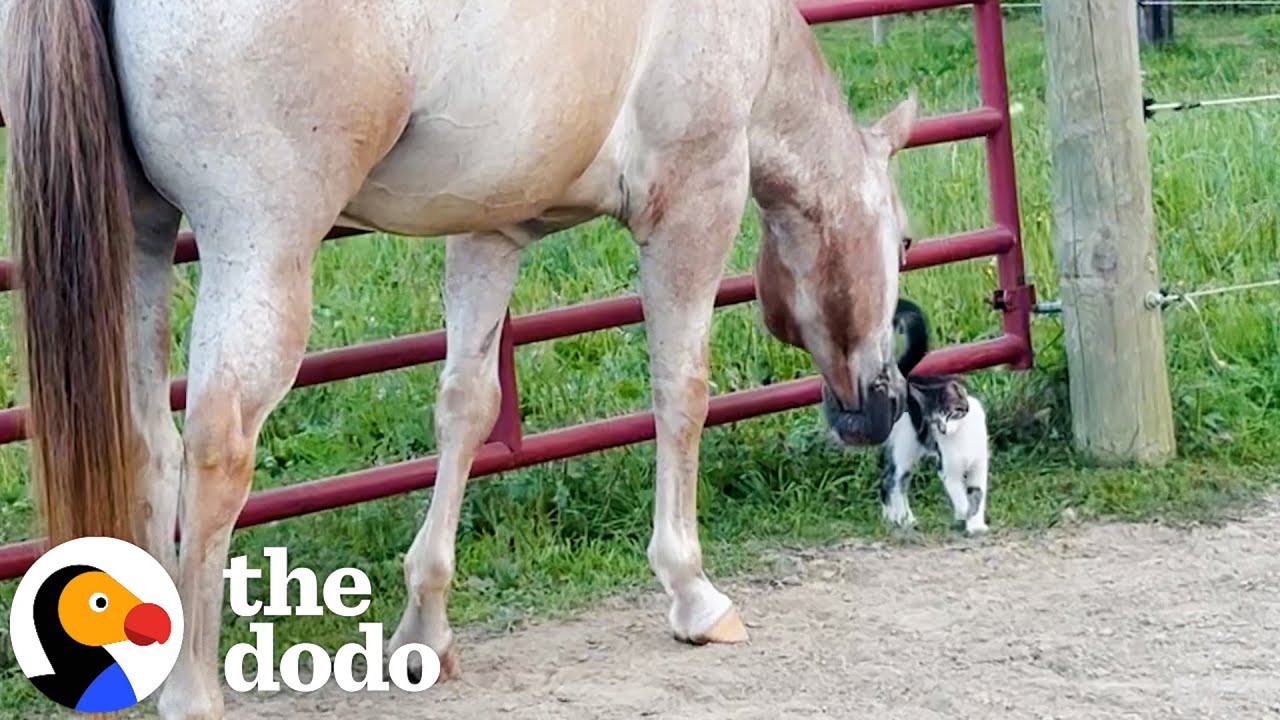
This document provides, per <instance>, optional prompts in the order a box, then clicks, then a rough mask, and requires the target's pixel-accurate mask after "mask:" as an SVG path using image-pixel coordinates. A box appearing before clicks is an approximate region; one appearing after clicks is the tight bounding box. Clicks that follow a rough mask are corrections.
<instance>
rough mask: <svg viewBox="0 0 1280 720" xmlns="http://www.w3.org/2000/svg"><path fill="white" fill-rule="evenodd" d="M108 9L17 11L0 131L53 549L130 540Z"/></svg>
mask: <svg viewBox="0 0 1280 720" xmlns="http://www.w3.org/2000/svg"><path fill="white" fill-rule="evenodd" d="M108 4H109V0H42V1H40V2H23V3H16V4H15V6H14V8H13V11H12V14H11V15H10V24H9V35H8V37H6V38H4V39H3V42H5V43H7V45H8V53H7V54H8V57H9V58H10V60H11V62H12V63H13V68H12V69H13V70H15V71H16V72H14V74H13V78H14V81H15V82H14V83H13V84H12V85H11V87H12V88H13V90H14V93H13V97H12V100H13V102H14V104H13V106H12V107H7V108H5V119H6V121H7V122H8V125H9V128H8V143H9V161H8V181H7V183H6V188H7V191H8V195H9V208H10V209H9V229H10V233H11V237H12V238H13V249H14V253H15V255H16V256H17V258H18V263H17V271H18V276H17V280H18V282H19V283H21V286H22V294H23V303H22V305H21V308H20V309H21V314H22V320H23V327H24V331H25V334H24V336H23V337H22V341H23V344H24V345H25V346H26V359H25V362H26V366H27V367H26V369H27V374H28V384H29V388H30V402H29V410H28V412H27V419H26V426H27V431H28V436H29V437H30V438H31V441H32V446H31V471H32V478H31V480H32V485H33V488H38V489H36V490H35V491H34V493H35V495H36V496H37V497H36V506H37V510H38V512H39V513H40V515H41V519H42V520H43V521H44V525H45V530H46V533H47V539H48V542H49V544H50V546H52V545H55V544H58V543H60V542H64V541H66V540H70V539H72V538H76V537H82V536H86V535H106V536H110V537H117V538H121V539H124V540H129V541H131V542H132V541H134V537H135V535H136V531H135V525H134V516H135V509H136V507H137V506H136V502H137V501H136V500H135V495H134V483H135V482H136V477H137V470H138V469H139V464H138V462H139V458H140V457H141V452H140V450H141V446H140V444H139V442H138V440H139V435H138V433H137V430H136V426H135V425H134V424H133V421H132V418H131V414H130V404H129V403H130V399H129V389H128V375H127V373H128V357H127V351H126V348H127V347H128V337H127V326H126V324H125V323H126V313H127V312H129V306H130V305H131V302H132V301H131V295H130V293H131V287H130V272H131V269H130V258H131V252H132V247H133V225H132V220H131V217H130V215H131V212H130V204H129V195H128V189H127V187H126V180H125V178H126V175H125V164H124V163H125V160H126V153H127V152H128V148H127V146H126V144H125V143H126V139H125V131H124V127H123V126H124V122H123V119H122V116H121V111H120V108H119V96H118V92H117V88H116V79H115V72H114V69H113V67H112V58H111V51H110V49H109V47H110V45H109V42H108V38H107V29H106V28H107V20H106V18H107V14H108V12H109V10H108V9H107V5H108Z"/></svg>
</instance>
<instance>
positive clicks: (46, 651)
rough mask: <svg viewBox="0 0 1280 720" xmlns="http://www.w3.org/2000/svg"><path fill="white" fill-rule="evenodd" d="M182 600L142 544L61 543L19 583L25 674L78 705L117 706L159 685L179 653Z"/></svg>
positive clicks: (15, 639)
mask: <svg viewBox="0 0 1280 720" xmlns="http://www.w3.org/2000/svg"><path fill="white" fill-rule="evenodd" d="M182 627H183V626H182V604H181V601H180V600H179V598H178V590H177V588H175V587H174V584H173V580H172V579H170V577H169V573H168V572H166V571H165V569H164V567H163V566H162V565H160V563H159V562H157V561H156V560H155V558H153V557H151V555H150V554H149V553H147V552H146V551H145V550H143V549H142V548H139V547H137V546H136V545H132V544H130V543H127V542H125V541H123V540H117V539H116V538H109V537H83V538H77V539H75V540H71V541H68V542H65V543H62V544H61V545H58V546H57V547H54V548H52V549H50V550H49V552H47V553H45V554H44V555H42V556H41V557H40V559H38V560H36V562H35V564H33V565H32V566H31V569H30V570H28V571H27V573H26V574H25V575H24V576H23V577H22V580H21V581H20V582H19V583H18V589H17V591H16V592H15V593H14V597H13V607H12V611H11V613H10V615H9V636H10V638H11V641H12V643H13V653H14V656H15V657H16V658H17V660H18V665H19V667H21V668H22V674H23V675H26V676H27V679H29V680H30V681H31V683H32V684H33V685H35V686H36V688H37V689H39V690H40V692H42V693H44V694H45V696H46V697H48V698H49V699H50V700H53V701H54V702H56V703H58V704H59V705H62V706H64V707H67V708H70V709H72V710H77V711H80V712H99V713H105V712H114V711H116V710H123V709H124V708H128V707H131V706H133V705H136V704H138V703H139V702H141V701H142V700H144V699H145V698H147V697H148V696H149V695H151V694H152V693H154V692H155V691H156V690H157V689H158V688H159V687H160V685H161V684H162V683H163V682H164V680H165V678H166V677H168V676H169V672H170V671H171V670H172V669H173V665H174V663H175V662H176V661H177V659H178V650H179V648H180V647H181V645H182Z"/></svg>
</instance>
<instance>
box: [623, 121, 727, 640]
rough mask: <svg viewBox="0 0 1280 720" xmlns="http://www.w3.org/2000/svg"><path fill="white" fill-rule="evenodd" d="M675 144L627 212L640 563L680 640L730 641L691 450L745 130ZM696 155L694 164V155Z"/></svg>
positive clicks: (704, 401) (704, 393) (704, 402)
mask: <svg viewBox="0 0 1280 720" xmlns="http://www.w3.org/2000/svg"><path fill="white" fill-rule="evenodd" d="M717 145H718V146H717V147H714V148H712V147H709V146H704V147H701V148H694V149H691V150H686V149H685V148H679V149H678V154H677V152H676V151H673V152H672V153H671V154H670V155H669V156H668V157H667V159H666V163H667V167H666V168H665V170H666V172H667V173H668V175H667V177H668V179H667V180H666V181H664V183H663V184H655V185H654V186H653V187H652V189H650V190H649V197H648V203H647V206H646V208H645V210H644V211H643V212H641V214H640V216H639V217H636V218H632V219H630V220H629V225H630V227H631V228H632V232H633V233H635V235H636V238H637V241H638V242H639V243H640V246H641V250H640V255H641V257H640V280H641V297H642V301H643V303H644V315H645V327H646V333H647V337H648V346H649V372H650V377H651V384H652V394H653V412H654V418H655V425H656V431H657V437H656V445H657V468H656V470H657V472H656V475H657V478H656V489H655V493H656V494H655V502H654V512H653V536H652V539H651V540H650V543H649V548H648V556H649V562H650V564H651V566H652V568H653V570H654V574H655V575H656V576H657V578H658V580H659V581H660V582H661V583H662V586H663V588H664V589H665V590H666V591H667V594H668V595H670V596H671V598H672V605H671V611H670V615H669V621H670V623H671V628H672V630H673V632H674V634H675V636H676V638H677V639H679V640H684V641H687V642H691V643H695V644H701V643H705V642H737V641H742V640H745V639H746V637H747V632H746V629H745V628H744V627H743V625H742V622H741V621H740V620H739V619H738V615H737V611H736V610H735V609H734V607H733V602H732V601H731V600H730V599H729V598H728V597H727V596H725V595H724V593H722V592H720V591H719V590H717V589H716V588H715V586H714V585H712V583H711V581H710V580H708V579H707V576H706V573H705V572H704V571H703V568H702V549H701V545H700V542H699V539H698V511H697V497H698V452H699V446H700V442H701V434H702V429H703V426H704V424H705V422H706V416H707V410H708V402H709V397H708V383H707V374H708V354H709V342H710V331H711V320H712V314H713V312H714V310H715V295H716V291H717V289H718V287H719V280H720V279H721V277H722V276H723V272H724V263H725V259H726V258H727V256H728V253H729V250H730V248H731V247H732V245H733V240H734V238H735V237H736V236H737V232H738V228H739V224H740V223H741V219H742V211H743V207H744V204H745V202H746V196H747V182H748V176H749V175H748V172H749V171H748V164H747V145H746V139H745V137H740V138H739V137H735V138H733V139H732V140H726V142H725V143H723V144H717ZM695 163H702V164H695Z"/></svg>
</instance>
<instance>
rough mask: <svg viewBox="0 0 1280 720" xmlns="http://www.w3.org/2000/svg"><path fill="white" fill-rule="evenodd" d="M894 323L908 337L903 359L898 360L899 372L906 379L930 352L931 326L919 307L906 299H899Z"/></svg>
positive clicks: (894, 313)
mask: <svg viewBox="0 0 1280 720" xmlns="http://www.w3.org/2000/svg"><path fill="white" fill-rule="evenodd" d="M893 323H894V325H896V326H897V327H898V328H899V329H900V330H901V331H902V333H903V334H904V335H906V336H907V343H906V347H905V348H903V350H902V357H900V358H898V372H901V373H902V376H903V377H906V376H907V375H908V374H909V373H910V372H911V371H912V370H913V369H915V366H916V365H917V364H919V362H920V361H921V360H923V359H924V356H925V354H926V353H928V352H929V326H928V324H926V323H925V319H924V311H923V310H921V309H920V306H919V305H916V304H915V303H913V302H911V301H910V300H907V299H905V298H898V307H897V308H896V309H895V310H894V312H893Z"/></svg>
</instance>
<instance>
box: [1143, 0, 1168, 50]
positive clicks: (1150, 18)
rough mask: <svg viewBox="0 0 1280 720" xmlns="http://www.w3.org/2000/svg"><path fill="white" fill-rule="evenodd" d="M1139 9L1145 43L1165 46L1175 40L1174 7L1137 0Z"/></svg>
mask: <svg viewBox="0 0 1280 720" xmlns="http://www.w3.org/2000/svg"><path fill="white" fill-rule="evenodd" d="M1137 9H1138V27H1139V29H1140V30H1141V33H1142V42H1143V43H1146V44H1149V45H1163V44H1165V43H1167V42H1169V41H1171V40H1173V5H1170V4H1168V3H1165V4H1160V5H1156V4H1150V3H1146V2H1143V1H1142V0H1137Z"/></svg>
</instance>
